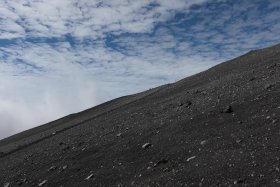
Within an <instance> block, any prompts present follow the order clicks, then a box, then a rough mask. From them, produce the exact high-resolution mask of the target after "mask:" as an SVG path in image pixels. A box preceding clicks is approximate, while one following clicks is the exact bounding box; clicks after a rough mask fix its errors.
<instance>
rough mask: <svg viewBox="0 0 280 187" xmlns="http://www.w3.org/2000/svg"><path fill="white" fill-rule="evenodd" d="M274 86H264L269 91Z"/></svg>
mask: <svg viewBox="0 0 280 187" xmlns="http://www.w3.org/2000/svg"><path fill="white" fill-rule="evenodd" d="M273 86H274V85H273V84H266V85H265V86H264V88H265V89H266V90H269V89H271V88H272V87H273Z"/></svg>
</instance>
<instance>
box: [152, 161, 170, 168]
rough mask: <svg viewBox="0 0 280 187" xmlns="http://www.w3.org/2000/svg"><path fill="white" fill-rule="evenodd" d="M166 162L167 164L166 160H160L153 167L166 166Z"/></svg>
mask: <svg viewBox="0 0 280 187" xmlns="http://www.w3.org/2000/svg"><path fill="white" fill-rule="evenodd" d="M167 162H168V160H166V159H162V160H160V161H158V162H157V163H155V164H154V167H156V166H158V165H160V164H166V163H167Z"/></svg>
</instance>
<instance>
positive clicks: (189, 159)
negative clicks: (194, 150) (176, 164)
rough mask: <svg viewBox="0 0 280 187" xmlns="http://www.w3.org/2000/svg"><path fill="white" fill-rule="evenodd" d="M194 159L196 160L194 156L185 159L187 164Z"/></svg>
mask: <svg viewBox="0 0 280 187" xmlns="http://www.w3.org/2000/svg"><path fill="white" fill-rule="evenodd" d="M195 158H196V156H192V157H190V158H188V159H187V162H189V161H191V160H192V159H195Z"/></svg>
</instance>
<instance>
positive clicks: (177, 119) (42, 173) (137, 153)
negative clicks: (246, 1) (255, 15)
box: [0, 45, 280, 186]
mask: <svg viewBox="0 0 280 187" xmlns="http://www.w3.org/2000/svg"><path fill="white" fill-rule="evenodd" d="M279 91H280V45H276V46H273V47H271V48H266V49H262V50H257V51H252V52H250V53H248V54H246V55H243V56H241V57H239V58H236V59H233V60H231V61H228V62H225V63H222V64H220V65H218V66H215V67H213V68H211V69H209V70H207V71H205V72H201V73H199V74H197V75H194V76H191V77H188V78H186V79H183V80H181V81H179V82H176V83H174V84H169V85H164V86H161V87H158V88H155V89H152V90H148V91H146V92H143V93H139V94H135V95H131V96H126V97H122V98H119V99H116V100H113V101H110V102H107V103H104V104H102V105H99V106H97V107H94V108H92V109H89V110H86V111H84V112H81V113H77V114H73V115H70V116H67V117H65V118H63V119H60V120H57V121H55V122H52V123H49V124H46V125H43V126H40V127H37V128H34V129H31V130H29V131H26V132H23V133H20V134H18V135H15V136H12V137H9V138H7V139H4V140H2V141H0V151H1V152H2V155H0V163H1V165H0V186H1V185H2V186H3V185H8V184H10V185H11V186H17V185H21V186H38V185H41V186H199V185H200V186H217V185H221V186H230V185H251V186H255V185H272V184H277V183H280V177H279V172H280V169H279V168H280V162H279V159H280V156H279V155H280V154H279V153H280V149H279V147H280V146H279V143H280V136H279V135H280V127H279V125H280V124H279V116H280V94H279Z"/></svg>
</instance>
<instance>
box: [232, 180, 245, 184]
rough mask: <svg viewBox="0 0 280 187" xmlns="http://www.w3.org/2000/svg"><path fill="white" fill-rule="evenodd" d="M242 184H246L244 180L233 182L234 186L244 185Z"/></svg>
mask: <svg viewBox="0 0 280 187" xmlns="http://www.w3.org/2000/svg"><path fill="white" fill-rule="evenodd" d="M242 183H244V180H242V179H239V180H235V181H234V182H233V184H242Z"/></svg>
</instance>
